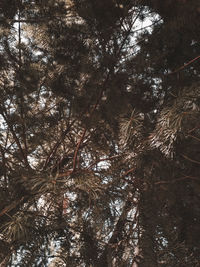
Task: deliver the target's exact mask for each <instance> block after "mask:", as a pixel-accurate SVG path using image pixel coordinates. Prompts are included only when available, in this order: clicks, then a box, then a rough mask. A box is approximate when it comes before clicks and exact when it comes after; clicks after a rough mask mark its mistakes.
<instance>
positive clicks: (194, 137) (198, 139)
mask: <svg viewBox="0 0 200 267" xmlns="http://www.w3.org/2000/svg"><path fill="white" fill-rule="evenodd" d="M188 136H189V137H192V138H193V139H195V140H197V141H199V142H200V138H198V137H196V136H194V135H191V134H188Z"/></svg>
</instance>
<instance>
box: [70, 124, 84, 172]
mask: <svg viewBox="0 0 200 267" xmlns="http://www.w3.org/2000/svg"><path fill="white" fill-rule="evenodd" d="M85 134H86V128H85V129H84V131H83V134H82V136H81V138H80V140H79V142H78V144H77V146H76V150H75V152H74V159H73V171H75V169H76V163H77V156H78V151H79V148H80V145H81V144H82V142H83V139H84V137H85Z"/></svg>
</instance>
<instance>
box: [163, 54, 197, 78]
mask: <svg viewBox="0 0 200 267" xmlns="http://www.w3.org/2000/svg"><path fill="white" fill-rule="evenodd" d="M199 58H200V56H197V57H195V58H193V59H192V60H190V61H189V62H187V63H186V64H184V65H183V66H181V67H180V68H178V69H176V70H174V71H173V72H171V73H169V74H167V75H171V74H175V73H177V72H179V71H181V70H183V69H184V68H186V67H187V66H189V65H190V64H192V63H193V62H195V61H196V60H197V59H199Z"/></svg>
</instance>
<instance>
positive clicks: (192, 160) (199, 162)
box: [182, 154, 200, 165]
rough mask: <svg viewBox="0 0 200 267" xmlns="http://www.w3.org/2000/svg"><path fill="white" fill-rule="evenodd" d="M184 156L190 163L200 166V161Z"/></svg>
mask: <svg viewBox="0 0 200 267" xmlns="http://www.w3.org/2000/svg"><path fill="white" fill-rule="evenodd" d="M182 156H183V157H184V158H185V159H187V160H189V161H191V162H193V163H196V164H199V165H200V161H197V160H194V159H191V158H189V157H188V156H186V155H183V154H182Z"/></svg>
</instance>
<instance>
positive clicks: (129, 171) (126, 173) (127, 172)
mask: <svg viewBox="0 0 200 267" xmlns="http://www.w3.org/2000/svg"><path fill="white" fill-rule="evenodd" d="M134 170H135V168H132V169H130V170H128V171H126V172H125V173H124V174H123V175H122V177H125V176H127V175H128V174H129V173H131V172H133V171H134Z"/></svg>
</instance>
